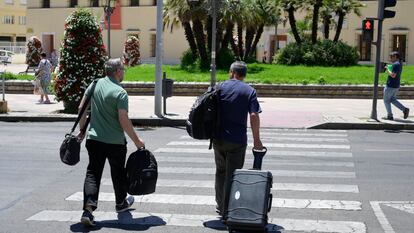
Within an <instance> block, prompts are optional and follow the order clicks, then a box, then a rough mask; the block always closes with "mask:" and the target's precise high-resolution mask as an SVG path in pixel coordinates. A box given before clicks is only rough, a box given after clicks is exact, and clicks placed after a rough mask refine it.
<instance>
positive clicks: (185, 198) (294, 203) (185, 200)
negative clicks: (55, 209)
mask: <svg viewBox="0 0 414 233" xmlns="http://www.w3.org/2000/svg"><path fill="white" fill-rule="evenodd" d="M66 200H67V201H83V192H77V193H74V194H72V195H70V196H69V197H68V198H66ZM99 201H112V202H113V201H115V194H114V193H105V192H101V193H99ZM136 201H137V202H141V203H160V204H173V205H185V204H186V205H210V206H215V205H216V201H215V197H214V196H204V195H172V194H150V195H145V196H140V197H138V196H137V197H136ZM361 205H362V204H361V202H359V201H343V200H312V199H284V198H273V203H272V207H275V208H294V209H332V210H361Z"/></svg>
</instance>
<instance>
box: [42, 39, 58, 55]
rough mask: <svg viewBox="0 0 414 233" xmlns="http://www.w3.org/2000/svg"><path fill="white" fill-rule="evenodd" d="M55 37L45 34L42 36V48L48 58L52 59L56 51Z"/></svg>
mask: <svg viewBox="0 0 414 233" xmlns="http://www.w3.org/2000/svg"><path fill="white" fill-rule="evenodd" d="M54 45H55V35H54V34H43V35H42V48H43V52H45V53H46V55H47V57H50V54H51V53H52V51H53V49H55V46H54Z"/></svg>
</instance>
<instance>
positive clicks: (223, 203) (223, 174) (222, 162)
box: [213, 140, 246, 215]
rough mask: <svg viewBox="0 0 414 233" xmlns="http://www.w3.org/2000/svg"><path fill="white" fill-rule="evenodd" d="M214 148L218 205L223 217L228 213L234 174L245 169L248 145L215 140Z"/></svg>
mask: <svg viewBox="0 0 414 233" xmlns="http://www.w3.org/2000/svg"><path fill="white" fill-rule="evenodd" d="M213 148H214V156H215V161H216V183H215V189H216V203H217V209H218V210H219V211H220V212H221V214H222V215H223V214H225V213H226V211H227V206H228V202H229V193H230V182H231V179H232V177H233V172H234V171H235V170H236V169H241V168H243V164H244V157H245V155H246V145H241V144H234V143H230V142H226V141H220V140H214V141H213Z"/></svg>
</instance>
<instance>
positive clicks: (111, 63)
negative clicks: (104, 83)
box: [105, 58, 124, 77]
mask: <svg viewBox="0 0 414 233" xmlns="http://www.w3.org/2000/svg"><path fill="white" fill-rule="evenodd" d="M123 67H124V65H123V63H122V61H121V59H120V58H111V59H109V60H108V61H107V62H106V63H105V72H106V75H107V76H109V77H113V76H114V75H115V72H116V71H118V70H120V69H123Z"/></svg>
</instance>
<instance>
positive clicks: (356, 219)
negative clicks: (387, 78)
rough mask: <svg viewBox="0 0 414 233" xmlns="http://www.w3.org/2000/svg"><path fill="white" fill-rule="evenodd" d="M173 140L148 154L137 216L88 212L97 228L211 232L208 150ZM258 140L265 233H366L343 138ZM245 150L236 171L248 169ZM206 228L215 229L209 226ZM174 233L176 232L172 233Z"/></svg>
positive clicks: (71, 197) (47, 214)
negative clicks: (264, 181) (265, 181)
mask: <svg viewBox="0 0 414 233" xmlns="http://www.w3.org/2000/svg"><path fill="white" fill-rule="evenodd" d="M178 132H179V133H180V134H181V135H178V136H175V137H174V139H172V140H171V141H170V142H168V143H166V144H165V146H162V147H160V148H157V149H155V150H154V151H153V152H154V154H155V156H156V158H157V161H158V165H159V180H158V183H157V192H156V193H154V194H151V195H146V196H137V197H135V201H136V203H135V204H134V205H139V206H140V207H141V206H142V207H143V208H142V209H141V208H137V210H135V211H132V212H131V215H130V216H129V217H127V218H122V217H121V218H120V216H119V215H117V214H116V213H115V212H114V211H106V210H107V209H108V208H100V209H101V210H99V211H97V212H94V215H95V217H96V220H97V221H98V222H99V221H102V222H105V223H114V224H134V225H151V226H158V227H165V229H166V230H161V231H160V230H159V229H158V231H157V232H214V230H213V229H214V228H215V227H214V226H213V227H211V228H213V229H210V228H206V227H205V225H206V224H205V223H206V222H210V221H212V220H217V216H216V215H215V212H214V209H215V208H214V206H215V205H216V203H215V197H214V175H215V164H214V155H213V152H212V151H211V150H208V144H209V143H208V142H207V141H198V140H193V139H191V138H190V137H188V136H187V135H185V133H184V132H183V131H178ZM261 135H262V136H263V144H264V145H265V146H266V147H267V148H268V153H267V154H266V156H265V158H264V164H263V169H264V170H269V171H271V172H272V174H273V176H274V183H273V188H272V193H273V202H272V211H271V212H270V213H269V223H270V224H269V230H270V232H272V230H274V231H273V232H278V231H283V232H337V233H347V232H349V233H350V232H355V233H365V232H367V228H366V225H365V223H364V222H362V221H361V220H360V214H359V213H360V212H361V210H362V208H363V205H362V202H361V200H360V199H361V198H360V196H359V187H358V185H357V182H356V176H357V175H356V173H355V170H354V169H355V165H354V162H353V155H352V152H351V146H350V143H349V141H348V133H347V131H343V130H339V131H316V130H283V129H264V130H263V131H262V133H261ZM249 137H250V138H251V136H249ZM251 143H252V142H251V141H249V147H248V152H247V154H246V161H245V166H244V168H250V167H251V166H252V162H253V161H252V160H253V159H252V153H251V146H252V145H251ZM110 186H112V181H111V179H110V178H109V176H106V177H104V178H103V179H102V187H104V190H102V189H101V192H100V194H99V201H100V204H99V205H100V206H106V205H109V206H113V205H114V199H115V197H114V193H113V191H112V192H111V191H110V190H111V187H110ZM82 200H83V193H82V190H73V192H72V193H68V195H67V196H66V197H64V201H65V202H68V203H81V202H82ZM80 205H81V204H80ZM112 208H113V207H112ZM140 210H141V211H140ZM146 210H148V211H146ZM152 210H154V212H152ZM80 215H81V211H78V210H68V209H66V210H56V209H54V208H53V209H46V210H42V211H40V212H38V213H36V214H34V215H33V216H30V217H29V218H27V221H47V222H78V221H79V218H80ZM212 224H213V225H214V224H218V225H220V223H219V222H217V221H213V222H212ZM174 227H183V228H180V230H179V231H176V228H174ZM150 232H151V231H150Z"/></svg>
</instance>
